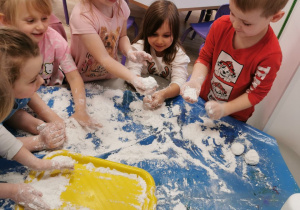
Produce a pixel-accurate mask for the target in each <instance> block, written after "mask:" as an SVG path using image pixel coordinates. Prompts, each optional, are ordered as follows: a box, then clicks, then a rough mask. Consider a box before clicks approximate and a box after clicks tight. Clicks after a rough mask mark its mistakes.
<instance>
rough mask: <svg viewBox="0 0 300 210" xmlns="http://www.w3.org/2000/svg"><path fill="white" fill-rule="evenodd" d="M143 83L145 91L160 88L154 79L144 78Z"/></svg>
mask: <svg viewBox="0 0 300 210" xmlns="http://www.w3.org/2000/svg"><path fill="white" fill-rule="evenodd" d="M142 81H143V85H144V87H145V89H147V90H148V89H153V88H156V87H157V86H158V85H157V82H156V80H155V79H154V78H153V77H145V78H142Z"/></svg>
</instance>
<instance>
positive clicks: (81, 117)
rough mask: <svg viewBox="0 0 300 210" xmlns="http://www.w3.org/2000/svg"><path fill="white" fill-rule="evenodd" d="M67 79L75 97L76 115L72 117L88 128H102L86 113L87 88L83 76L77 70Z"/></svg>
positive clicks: (67, 75) (67, 76)
mask: <svg viewBox="0 0 300 210" xmlns="http://www.w3.org/2000/svg"><path fill="white" fill-rule="evenodd" d="M66 78H67V80H68V83H69V84H70V87H71V92H72V95H73V99H74V103H75V113H74V114H73V115H72V117H74V118H75V119H76V120H77V121H78V122H79V123H80V124H81V125H82V126H88V127H93V128H95V127H101V124H99V123H97V122H96V121H95V120H93V119H91V117H90V116H89V115H88V113H87V112H86V96H85V87H84V83H83V81H82V78H81V76H80V75H79V72H78V71H77V70H74V71H71V72H69V73H66Z"/></svg>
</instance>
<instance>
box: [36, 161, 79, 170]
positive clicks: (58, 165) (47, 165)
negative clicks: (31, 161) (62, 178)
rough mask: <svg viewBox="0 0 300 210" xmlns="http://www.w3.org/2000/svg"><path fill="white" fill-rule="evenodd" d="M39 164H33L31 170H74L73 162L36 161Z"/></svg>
mask: <svg viewBox="0 0 300 210" xmlns="http://www.w3.org/2000/svg"><path fill="white" fill-rule="evenodd" d="M38 161H39V162H37V163H36V164H35V166H34V167H31V169H33V170H36V171H47V170H55V169H58V170H62V169H74V162H69V161H66V160H64V159H56V160H46V159H38Z"/></svg>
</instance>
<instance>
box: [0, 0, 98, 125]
mask: <svg viewBox="0 0 300 210" xmlns="http://www.w3.org/2000/svg"><path fill="white" fill-rule="evenodd" d="M51 13H52V2H51V0H0V22H1V23H2V24H3V25H6V26H10V27H15V28H17V29H19V30H20V31H22V32H24V33H25V34H27V35H28V36H29V37H30V38H31V39H32V40H33V41H34V42H36V43H38V45H39V48H40V51H41V54H42V56H43V58H42V65H41V68H40V71H39V72H38V73H39V74H40V75H41V77H42V78H43V79H44V81H45V85H60V84H62V82H63V78H64V75H65V77H66V80H67V82H68V84H69V85H70V87H71V92H72V95H73V98H74V103H75V113H74V114H73V115H72V117H74V118H75V119H76V120H77V121H78V122H79V123H80V124H81V125H82V126H88V127H93V128H96V127H101V125H100V124H98V123H97V122H96V121H95V120H93V119H92V118H91V117H90V116H89V114H88V113H87V112H86V95H85V88H84V83H83V80H82V78H81V77H80V74H79V72H78V71H77V68H76V65H75V63H74V60H73V58H72V56H71V54H70V48H69V46H68V42H67V41H66V40H65V39H64V38H63V37H62V36H61V35H60V34H59V33H58V32H57V31H55V30H54V29H52V28H51V27H49V23H50V21H49V20H50V17H51ZM59 66H60V67H61V69H62V71H61V70H60V69H59Z"/></svg>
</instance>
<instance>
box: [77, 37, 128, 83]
mask: <svg viewBox="0 0 300 210" xmlns="http://www.w3.org/2000/svg"><path fill="white" fill-rule="evenodd" d="M80 40H81V41H82V42H83V43H84V45H85V47H86V48H87V49H88V51H89V53H90V54H91V55H92V56H93V57H94V59H95V60H96V61H97V62H98V63H100V64H101V66H103V67H104V68H105V69H106V70H107V71H108V72H109V73H111V74H113V75H115V76H116V77H119V78H121V79H124V80H126V81H128V82H130V81H131V80H132V78H133V73H131V72H130V71H129V70H128V69H127V68H126V67H125V66H123V65H122V64H121V63H120V62H118V61H116V60H115V59H114V58H112V57H111V56H110V55H109V54H108V52H107V51H106V49H105V47H104V45H103V42H102V40H101V39H100V38H99V35H98V34H84V35H80Z"/></svg>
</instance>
